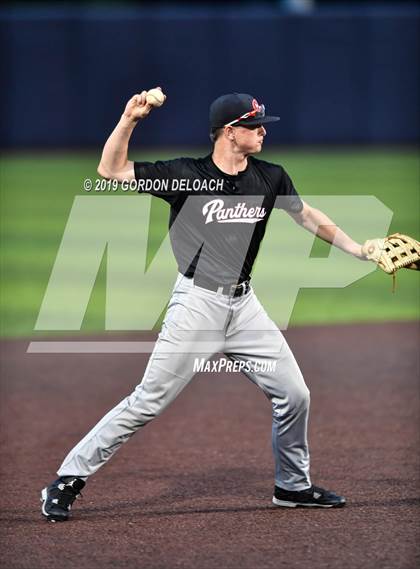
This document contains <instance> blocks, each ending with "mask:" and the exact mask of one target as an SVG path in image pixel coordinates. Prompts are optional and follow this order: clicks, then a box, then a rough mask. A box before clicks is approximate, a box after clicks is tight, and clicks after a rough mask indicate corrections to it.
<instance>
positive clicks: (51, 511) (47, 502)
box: [41, 476, 85, 522]
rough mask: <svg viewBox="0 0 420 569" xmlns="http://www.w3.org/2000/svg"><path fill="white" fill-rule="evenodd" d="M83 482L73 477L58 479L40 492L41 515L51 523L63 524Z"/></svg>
mask: <svg viewBox="0 0 420 569" xmlns="http://www.w3.org/2000/svg"><path fill="white" fill-rule="evenodd" d="M84 485H85V482H84V481H83V480H81V479H80V478H75V477H74V476H65V477H64V478H58V479H57V480H56V481H55V482H53V483H52V484H50V486H47V487H46V488H44V489H43V490H42V492H41V502H42V515H44V516H45V517H46V518H47V519H48V520H50V521H51V522H65V521H66V520H67V519H68V517H69V513H70V510H71V506H72V504H73V502H74V501H75V499H76V498H77V497H78V496H80V495H81V494H80V491H81V489H82V488H83V487H84Z"/></svg>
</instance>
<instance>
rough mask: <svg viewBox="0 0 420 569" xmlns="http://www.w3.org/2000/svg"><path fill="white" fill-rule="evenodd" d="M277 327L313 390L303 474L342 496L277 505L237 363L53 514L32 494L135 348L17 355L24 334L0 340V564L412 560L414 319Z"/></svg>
mask: <svg viewBox="0 0 420 569" xmlns="http://www.w3.org/2000/svg"><path fill="white" fill-rule="evenodd" d="M285 336H286V338H287V340H288V342H289V344H290V346H291V348H292V349H293V351H294V353H295V355H296V357H297V360H298V362H299V364H300V366H301V369H302V371H303V374H304V376H305V379H306V382H307V384H308V386H309V387H310V389H311V419H310V426H309V440H310V448H311V458H312V469H311V472H312V479H313V481H314V482H315V483H316V484H318V485H325V486H326V487H328V488H330V489H332V490H336V491H338V492H339V493H342V494H344V495H345V496H346V498H347V500H348V505H347V506H346V507H345V508H343V509H338V510H319V509H296V510H294V509H283V508H279V509H276V508H274V507H273V506H272V505H271V493H272V486H273V480H272V477H273V462H272V455H271V446H270V444H271V441H270V436H271V428H270V425H271V417H270V406H269V403H268V401H267V400H266V398H265V397H264V395H263V394H262V393H261V392H260V391H259V390H258V389H257V388H256V387H255V386H254V385H252V384H251V383H250V382H248V381H247V380H246V379H245V377H244V376H243V375H241V374H238V373H236V374H235V373H232V374H229V375H215V374H211V373H208V374H201V375H197V376H196V378H195V379H194V380H193V382H192V383H191V384H190V385H189V386H188V387H187V388H186V389H185V390H184V391H183V392H182V393H181V395H180V396H179V398H178V399H177V400H176V401H175V403H173V405H172V406H171V407H170V408H169V409H167V410H166V411H165V412H164V414H163V415H162V417H160V418H159V419H157V420H156V421H155V422H153V423H152V424H151V425H150V426H148V427H147V428H145V429H144V430H142V431H141V432H140V433H137V435H136V436H135V437H134V438H132V439H131V441H130V442H128V443H127V444H126V445H124V447H123V448H122V449H121V450H120V451H119V452H118V454H117V455H116V457H115V458H114V459H112V460H111V461H110V463H109V464H107V465H106V466H105V467H104V468H102V469H101V470H100V471H99V472H98V473H97V474H96V475H95V476H94V477H92V478H91V479H90V481H89V483H88V485H87V486H86V489H85V491H84V499H83V500H78V501H77V502H76V504H75V507H74V510H73V517H72V520H71V521H70V522H68V523H65V524H51V523H48V522H46V521H45V520H44V519H42V518H41V515H40V510H39V491H40V489H41V488H42V486H43V485H45V483H46V482H49V481H51V479H52V478H53V477H54V476H55V469H56V468H57V467H58V465H59V463H60V462H61V460H62V458H63V457H64V455H65V454H66V452H67V451H68V450H69V449H70V448H71V447H72V446H73V444H75V443H76V442H77V441H78V440H79V439H80V437H81V436H82V435H84V434H85V433H86V431H87V430H88V429H89V428H90V427H91V426H93V424H94V423H95V422H96V421H97V420H98V419H99V418H100V417H101V416H102V415H103V414H104V413H105V412H106V411H107V410H108V409H109V408H111V407H112V406H113V405H114V404H115V403H116V402H118V401H119V400H120V399H122V398H123V397H124V396H125V395H127V394H128V393H129V392H130V391H131V389H132V388H133V387H134V386H135V385H136V383H138V380H139V378H140V377H141V375H142V372H143V371H144V368H145V365H146V361H147V357H146V356H142V355H134V354H130V355H122V354H120V355H118V354H113V355H111V354H109V355H75V354H73V355H40V354H26V349H27V345H28V342H23V341H4V342H3V343H2V359H3V364H2V391H1V434H2V447H1V475H2V491H1V528H2V529H1V538H2V543H1V559H2V562H1V566H2V567H5V568H6V567H7V568H27V569H44V568H45V569H47V568H54V569H57V568H60V569H68V568H75V569H76V568H78V569H87V568H90V569H99V568H101V569H102V568H111V567H112V568H117V569H119V568H124V569H158V568H161V569H172V568H185V569H227V568H229V569H230V568H232V569H238V568H240V569H256V568H258V569H265V568H267V569H268V568H276V569H277V568H282V567H284V568H286V567H287V568H288V569H295V568H296V569H297V568H299V569H300V568H302V569H318V568H319V569H323V568H334V569H335V568H337V569H347V568H348V569H350V568H351V569H356V568H358V569H359V568H363V569H368V568H378V569H379V568H381V569H388V568H389V569H391V568H392V569H396V568H404V569H414V567H416V566H419V563H420V550H419V543H420V528H419V518H420V516H419V511H420V499H419V495H420V492H419V460H418V457H419V442H420V441H419V417H420V405H419V367H418V346H419V340H420V334H419V328H418V326H417V325H416V324H414V323H410V324H408V323H400V324H383V325H363V326H360V327H356V326H335V327H328V328H327V327H310V328H296V329H292V330H289V331H288V332H286V333H285ZM131 339H133V338H131Z"/></svg>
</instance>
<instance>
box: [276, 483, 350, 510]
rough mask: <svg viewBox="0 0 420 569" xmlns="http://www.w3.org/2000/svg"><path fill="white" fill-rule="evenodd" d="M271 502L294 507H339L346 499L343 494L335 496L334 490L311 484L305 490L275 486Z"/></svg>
mask: <svg viewBox="0 0 420 569" xmlns="http://www.w3.org/2000/svg"><path fill="white" fill-rule="evenodd" d="M273 504H274V505H275V506H283V507H285V508H296V507H298V506H304V507H307V508H311V507H312V508H341V507H342V506H344V505H345V504H346V499H345V498H344V497H343V496H337V494H334V492H330V491H329V490H325V489H324V488H319V487H318V486H313V485H312V486H311V487H310V488H308V489H307V490H301V491H300V492H293V491H291V490H283V488H279V487H278V486H275V487H274V496H273Z"/></svg>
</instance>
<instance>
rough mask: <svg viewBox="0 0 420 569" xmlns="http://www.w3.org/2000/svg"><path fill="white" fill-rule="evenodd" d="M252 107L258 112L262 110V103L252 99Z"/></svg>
mask: <svg viewBox="0 0 420 569" xmlns="http://www.w3.org/2000/svg"><path fill="white" fill-rule="evenodd" d="M252 108H253V109H254V111H257V112H258V113H261V112H262V105H260V104H259V102H258V101H257V99H252Z"/></svg>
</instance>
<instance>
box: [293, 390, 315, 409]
mask: <svg viewBox="0 0 420 569" xmlns="http://www.w3.org/2000/svg"><path fill="white" fill-rule="evenodd" d="M310 399H311V398H310V392H309V389H308V388H307V387H306V385H301V386H299V387H297V388H295V389H293V390H292V392H291V393H289V394H288V400H289V406H290V408H291V409H294V410H295V411H304V410H306V409H308V408H309V404H310Z"/></svg>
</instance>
